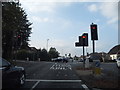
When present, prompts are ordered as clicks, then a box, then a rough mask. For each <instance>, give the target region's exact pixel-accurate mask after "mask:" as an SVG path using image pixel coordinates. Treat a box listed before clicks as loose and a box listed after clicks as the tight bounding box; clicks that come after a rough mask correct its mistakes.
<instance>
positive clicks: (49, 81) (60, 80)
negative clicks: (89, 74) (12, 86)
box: [26, 79, 82, 82]
mask: <svg viewBox="0 0 120 90" xmlns="http://www.w3.org/2000/svg"><path fill="white" fill-rule="evenodd" d="M26 81H37V82H38V81H39V82H82V80H40V79H26Z"/></svg>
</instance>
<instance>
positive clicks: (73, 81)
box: [26, 79, 89, 90]
mask: <svg viewBox="0 0 120 90" xmlns="http://www.w3.org/2000/svg"><path fill="white" fill-rule="evenodd" d="M26 81H31V82H33V81H36V83H35V84H34V85H33V86H32V88H31V89H30V90H33V89H34V88H35V87H36V86H37V85H38V84H39V83H40V82H67V83H71V82H72V83H75V82H76V83H81V82H82V80H40V79H26ZM81 86H82V87H83V88H84V89H85V90H89V88H88V87H87V86H86V85H85V84H82V85H81Z"/></svg>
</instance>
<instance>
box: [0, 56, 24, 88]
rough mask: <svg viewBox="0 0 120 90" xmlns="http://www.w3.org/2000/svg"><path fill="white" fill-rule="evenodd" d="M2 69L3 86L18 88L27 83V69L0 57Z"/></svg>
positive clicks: (0, 67)
mask: <svg viewBox="0 0 120 90" xmlns="http://www.w3.org/2000/svg"><path fill="white" fill-rule="evenodd" d="M0 70H1V71H2V88H3V90H4V89H5V88H17V87H20V86H23V85H24V84H25V79H26V75H25V69H24V68H23V67H18V66H14V65H13V64H11V63H10V62H8V61H7V60H5V59H3V58H0Z"/></svg>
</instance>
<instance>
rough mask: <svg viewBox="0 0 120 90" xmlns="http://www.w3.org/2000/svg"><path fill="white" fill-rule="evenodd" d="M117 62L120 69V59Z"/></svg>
mask: <svg viewBox="0 0 120 90" xmlns="http://www.w3.org/2000/svg"><path fill="white" fill-rule="evenodd" d="M116 61H117V63H116V64H117V67H118V68H120V57H119V58H118V59H116Z"/></svg>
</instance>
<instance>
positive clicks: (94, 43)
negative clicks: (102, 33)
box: [93, 40, 95, 54]
mask: <svg viewBox="0 0 120 90" xmlns="http://www.w3.org/2000/svg"><path fill="white" fill-rule="evenodd" d="M94 53H95V40H93V54H94Z"/></svg>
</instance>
